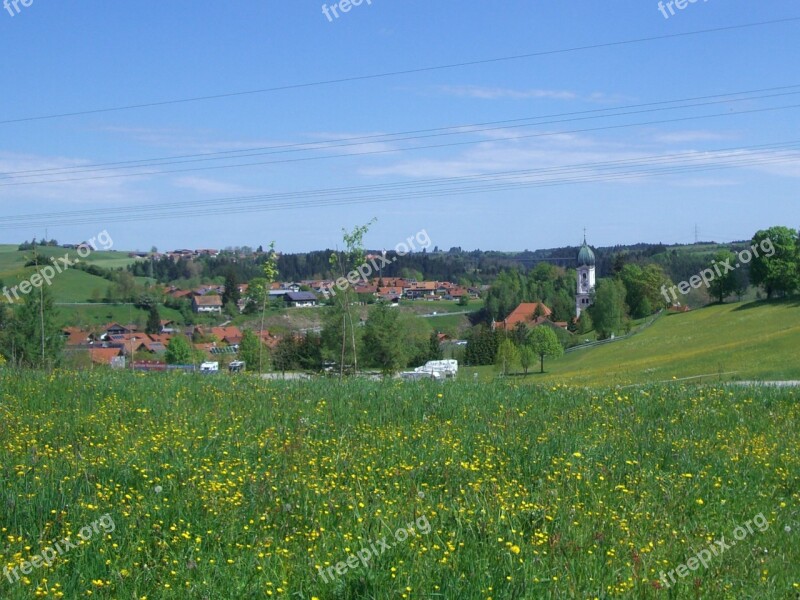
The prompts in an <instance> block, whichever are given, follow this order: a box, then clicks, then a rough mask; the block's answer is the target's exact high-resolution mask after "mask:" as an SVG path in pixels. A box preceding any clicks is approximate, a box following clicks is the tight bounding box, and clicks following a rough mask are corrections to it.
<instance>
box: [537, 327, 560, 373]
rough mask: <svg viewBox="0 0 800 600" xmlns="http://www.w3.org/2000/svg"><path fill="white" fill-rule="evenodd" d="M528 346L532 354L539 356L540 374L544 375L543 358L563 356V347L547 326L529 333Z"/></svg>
mask: <svg viewBox="0 0 800 600" xmlns="http://www.w3.org/2000/svg"><path fill="white" fill-rule="evenodd" d="M530 346H531V349H532V350H533V352H534V353H535V354H536V355H538V356H539V360H540V364H541V372H542V373H544V357H545V356H550V357H554V358H555V357H558V356H561V355H562V354H564V347H563V346H562V345H561V343H560V342H559V341H558V338H557V337H556V334H555V332H554V331H553V330H552V329H551V328H550V326H549V325H540V326H539V327H536V328H535V329H534V330H533V331H532V332H531V337H530Z"/></svg>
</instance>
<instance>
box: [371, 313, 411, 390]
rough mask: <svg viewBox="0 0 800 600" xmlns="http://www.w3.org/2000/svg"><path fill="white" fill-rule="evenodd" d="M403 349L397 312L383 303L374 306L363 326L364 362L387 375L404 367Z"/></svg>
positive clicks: (401, 331)
mask: <svg viewBox="0 0 800 600" xmlns="http://www.w3.org/2000/svg"><path fill="white" fill-rule="evenodd" d="M404 347H405V344H404V340H403V330H402V328H401V327H400V320H399V313H398V311H397V310H394V309H392V308H391V307H390V306H389V305H387V304H386V303H385V302H381V303H379V304H376V305H375V307H374V308H373V309H372V310H371V311H370V313H369V318H368V319H367V323H366V325H365V326H364V347H363V356H364V359H365V362H366V363H367V364H369V365H370V366H373V367H378V368H380V370H381V372H382V373H383V374H384V376H385V375H389V374H391V373H394V372H396V371H398V370H399V369H400V368H402V367H403V366H404V365H405V362H406V356H405V350H404Z"/></svg>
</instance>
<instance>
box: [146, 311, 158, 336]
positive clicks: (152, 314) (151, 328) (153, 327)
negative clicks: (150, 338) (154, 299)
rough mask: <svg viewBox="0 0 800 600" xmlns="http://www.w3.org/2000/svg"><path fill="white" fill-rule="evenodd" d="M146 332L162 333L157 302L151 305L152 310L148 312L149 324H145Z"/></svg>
mask: <svg viewBox="0 0 800 600" xmlns="http://www.w3.org/2000/svg"><path fill="white" fill-rule="evenodd" d="M144 332H145V333H147V334H157V333H161V315H160V314H159V313H158V306H157V305H156V304H151V305H150V310H149V311H148V314H147V325H146V326H145V330H144Z"/></svg>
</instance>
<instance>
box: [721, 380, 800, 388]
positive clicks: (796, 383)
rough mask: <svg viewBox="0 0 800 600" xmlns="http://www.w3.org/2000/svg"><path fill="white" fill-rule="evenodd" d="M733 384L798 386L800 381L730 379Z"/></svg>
mask: <svg viewBox="0 0 800 600" xmlns="http://www.w3.org/2000/svg"><path fill="white" fill-rule="evenodd" d="M730 383H732V384H734V385H768V386H770V387H800V381H731V382H730Z"/></svg>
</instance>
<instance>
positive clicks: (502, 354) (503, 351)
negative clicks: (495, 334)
mask: <svg viewBox="0 0 800 600" xmlns="http://www.w3.org/2000/svg"><path fill="white" fill-rule="evenodd" d="M518 363H519V350H518V349H517V346H516V345H515V344H514V342H512V341H511V340H510V339H508V338H506V339H504V340H503V341H502V342H500V346H499V347H498V348H497V356H496V357H495V365H496V366H497V368H498V369H500V372H501V373H502V374H503V375H508V374H509V373H510V372H511V370H512V369H513V368H514V367H515V366H516V365H517V364H518Z"/></svg>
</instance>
